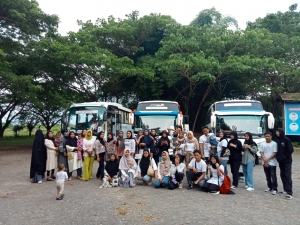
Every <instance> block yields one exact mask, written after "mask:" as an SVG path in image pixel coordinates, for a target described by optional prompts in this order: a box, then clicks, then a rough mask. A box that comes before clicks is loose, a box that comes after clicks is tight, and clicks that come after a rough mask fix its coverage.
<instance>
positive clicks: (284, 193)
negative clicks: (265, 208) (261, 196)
mask: <svg viewBox="0 0 300 225" xmlns="http://www.w3.org/2000/svg"><path fill="white" fill-rule="evenodd" d="M278 193H279V194H283V195H286V192H285V191H279V192H278Z"/></svg>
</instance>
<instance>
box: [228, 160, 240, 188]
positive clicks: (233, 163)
mask: <svg viewBox="0 0 300 225" xmlns="http://www.w3.org/2000/svg"><path fill="white" fill-rule="evenodd" d="M240 166H241V161H240V160H230V168H231V173H232V185H233V186H235V187H237V186H238V185H239V170H240Z"/></svg>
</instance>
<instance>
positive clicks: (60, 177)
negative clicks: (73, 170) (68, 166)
mask: <svg viewBox="0 0 300 225" xmlns="http://www.w3.org/2000/svg"><path fill="white" fill-rule="evenodd" d="M67 180H68V174H67V173H66V172H65V171H59V172H58V173H57V174H56V183H58V184H63V183H65V181H67Z"/></svg>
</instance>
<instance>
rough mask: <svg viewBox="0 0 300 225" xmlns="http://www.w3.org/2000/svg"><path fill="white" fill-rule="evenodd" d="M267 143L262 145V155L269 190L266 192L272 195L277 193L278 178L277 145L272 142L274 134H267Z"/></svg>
mask: <svg viewBox="0 0 300 225" xmlns="http://www.w3.org/2000/svg"><path fill="white" fill-rule="evenodd" d="M265 139H266V142H263V143H261V145H260V153H261V158H262V160H263V166H264V171H265V174H266V179H267V185H268V188H267V189H266V190H265V191H266V192H268V191H270V192H272V195H276V193H277V191H278V190H277V186H278V184H277V176H276V166H277V160H276V153H277V143H276V142H274V141H272V133H270V132H266V133H265Z"/></svg>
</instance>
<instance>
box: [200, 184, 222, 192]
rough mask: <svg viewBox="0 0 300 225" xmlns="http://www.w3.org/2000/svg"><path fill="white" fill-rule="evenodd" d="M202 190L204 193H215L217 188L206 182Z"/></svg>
mask: <svg viewBox="0 0 300 225" xmlns="http://www.w3.org/2000/svg"><path fill="white" fill-rule="evenodd" d="M203 189H204V191H207V192H215V191H219V186H218V185H216V184H211V183H208V182H206V183H205V184H204V187H203Z"/></svg>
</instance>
